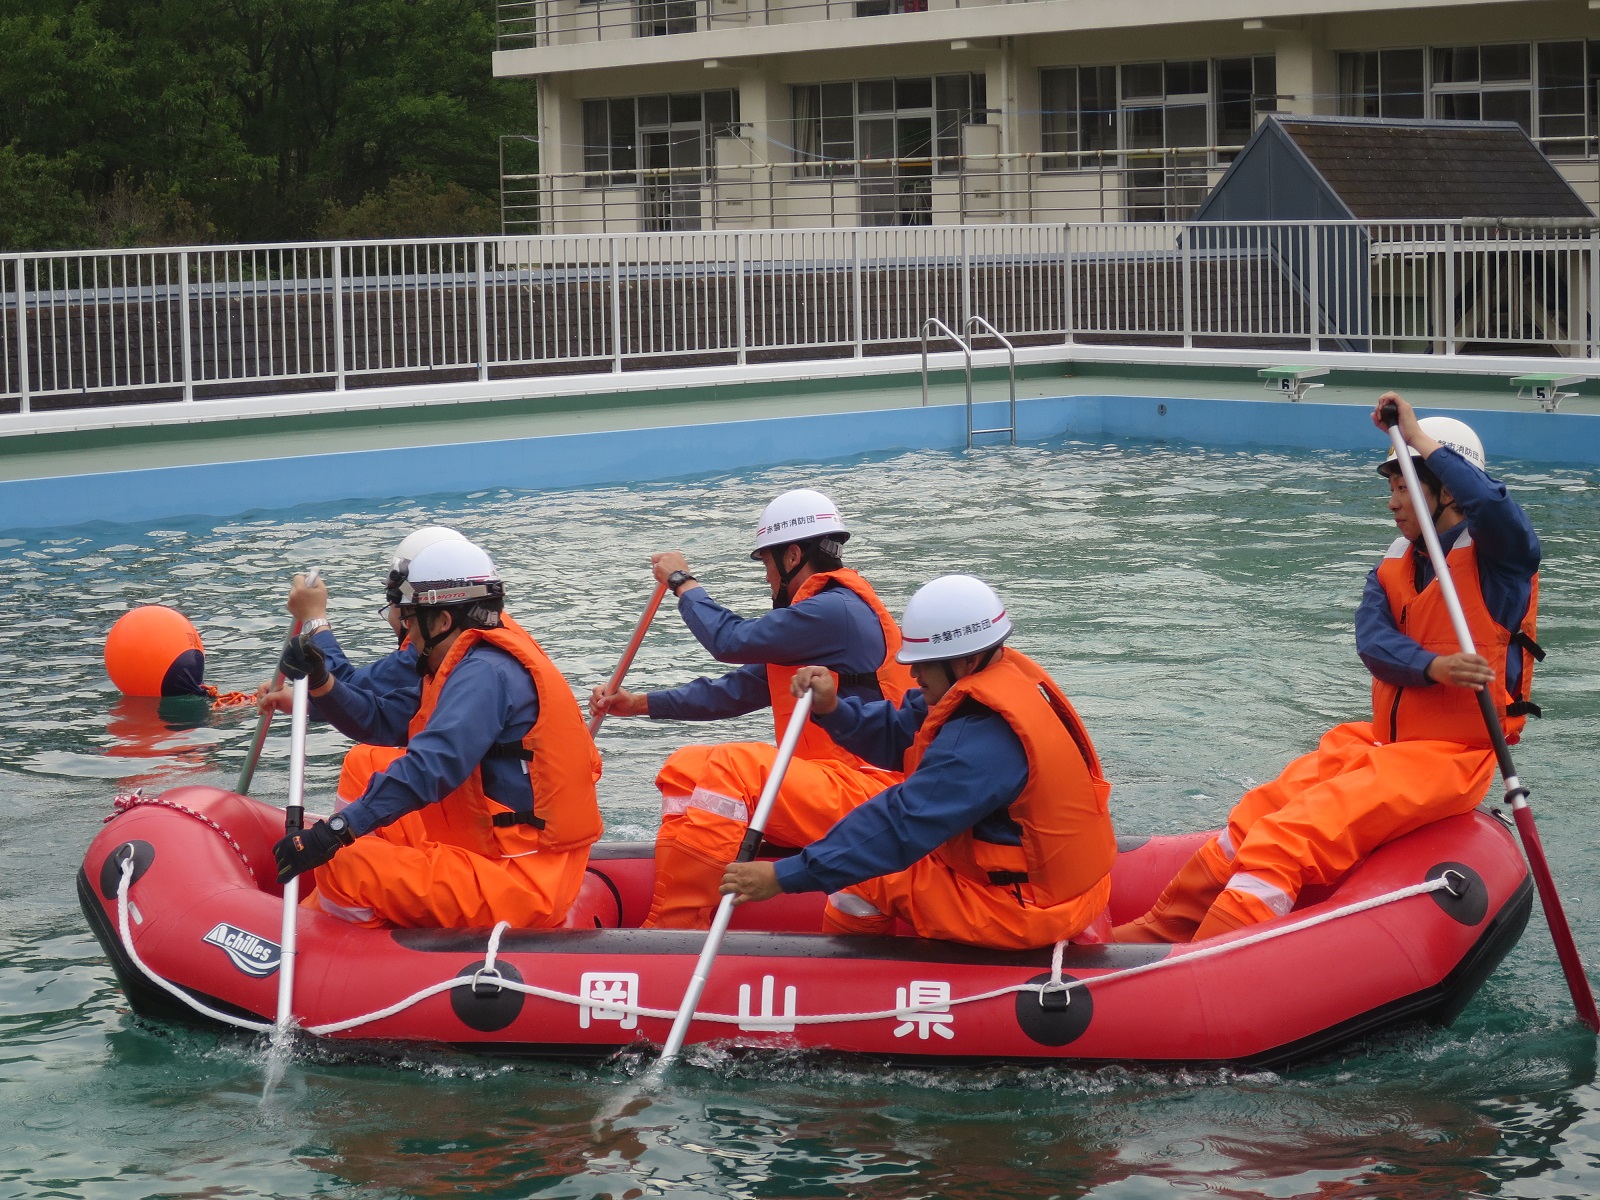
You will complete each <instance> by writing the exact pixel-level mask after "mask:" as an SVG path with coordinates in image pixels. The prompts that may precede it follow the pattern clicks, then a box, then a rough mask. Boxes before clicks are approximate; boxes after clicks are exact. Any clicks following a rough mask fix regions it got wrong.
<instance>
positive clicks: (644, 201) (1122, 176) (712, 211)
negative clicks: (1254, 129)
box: [501, 146, 1600, 234]
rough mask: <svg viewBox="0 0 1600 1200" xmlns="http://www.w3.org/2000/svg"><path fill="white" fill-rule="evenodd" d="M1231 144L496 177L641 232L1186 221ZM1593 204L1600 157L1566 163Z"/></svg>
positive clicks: (565, 225) (525, 219) (506, 225)
mask: <svg viewBox="0 0 1600 1200" xmlns="http://www.w3.org/2000/svg"><path fill="white" fill-rule="evenodd" d="M1238 149H1239V148H1238V147H1237V146H1179V147H1163V148H1159V149H1149V150H1134V151H1123V152H1099V151H1094V152H1089V151H1079V152H1072V153H1059V154H1043V153H1025V154H993V155H978V154H969V155H965V156H962V157H961V158H959V159H946V160H941V161H938V162H935V161H934V160H930V159H904V158H902V159H850V160H842V161H841V160H832V161H811V162H775V163H751V164H747V165H738V166H731V165H721V166H716V167H678V168H662V169H659V170H649V171H585V172H569V173H543V174H515V173H507V174H504V175H503V176H502V177H501V228H502V231H503V232H505V233H507V234H522V233H641V232H645V233H648V232H671V231H677V232H688V231H695V230H702V231H707V232H711V231H717V230H740V229H769V228H779V229H785V228H787V229H795V228H816V227H835V226H852V225H860V226H878V225H902V226H904V225H949V224H957V225H959V224H988V223H993V222H997V221H998V222H1020V223H1024V224H1032V223H1037V222H1041V221H1045V222H1049V221H1150V220H1186V219H1188V218H1189V217H1191V216H1193V215H1194V213H1195V211H1196V210H1197V209H1198V208H1199V206H1200V205H1201V203H1203V202H1204V200H1205V198H1206V195H1207V194H1208V193H1209V191H1210V189H1211V186H1212V185H1213V184H1215V183H1216V181H1217V180H1218V179H1220V178H1221V177H1222V173H1223V171H1224V170H1225V169H1226V167H1225V166H1224V165H1221V164H1223V163H1225V162H1226V160H1227V159H1228V157H1229V156H1230V155H1231V154H1232V153H1233V152H1235V151H1237V150H1238ZM1561 166H1562V169H1563V170H1564V171H1565V172H1566V174H1567V176H1568V178H1569V179H1571V180H1572V182H1573V184H1574V186H1575V187H1576V188H1577V190H1578V192H1579V194H1580V195H1581V196H1583V198H1584V199H1585V200H1586V201H1587V202H1588V203H1589V205H1590V206H1591V207H1596V206H1597V205H1600V161H1597V160H1596V159H1593V158H1589V159H1580V160H1568V161H1565V162H1563V163H1562V164H1561Z"/></svg>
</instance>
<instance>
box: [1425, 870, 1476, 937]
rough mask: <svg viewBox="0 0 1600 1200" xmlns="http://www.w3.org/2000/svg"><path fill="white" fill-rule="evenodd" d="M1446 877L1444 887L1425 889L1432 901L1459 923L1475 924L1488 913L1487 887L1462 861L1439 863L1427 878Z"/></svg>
mask: <svg viewBox="0 0 1600 1200" xmlns="http://www.w3.org/2000/svg"><path fill="white" fill-rule="evenodd" d="M1441 875H1447V876H1449V879H1448V880H1447V882H1448V883H1449V884H1450V888H1449V889H1448V890H1446V889H1444V888H1440V889H1439V890H1438V891H1437V892H1429V893H1428V895H1429V896H1430V897H1431V898H1432V899H1433V902H1434V903H1435V904H1437V905H1438V906H1439V907H1440V908H1442V909H1444V911H1445V912H1447V913H1449V914H1450V916H1451V917H1453V918H1454V919H1455V920H1457V921H1460V922H1461V923H1462V924H1463V925H1469V926H1470V925H1477V924H1479V923H1480V922H1481V921H1482V920H1483V918H1484V917H1486V916H1487V915H1488V914H1489V889H1488V887H1487V886H1486V885H1485V884H1484V882H1483V876H1482V875H1479V874H1478V873H1477V872H1476V871H1474V870H1473V869H1472V868H1471V867H1469V866H1467V865H1466V864H1465V863H1458V862H1443V863H1439V864H1438V865H1436V866H1434V867H1432V868H1430V869H1429V871H1428V876H1427V877H1428V879H1430V880H1433V879H1438V878H1439V877H1440V876H1441Z"/></svg>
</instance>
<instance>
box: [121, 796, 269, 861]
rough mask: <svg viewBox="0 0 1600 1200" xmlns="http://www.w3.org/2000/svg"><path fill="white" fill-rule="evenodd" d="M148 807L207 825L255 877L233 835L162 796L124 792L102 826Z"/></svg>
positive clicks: (186, 807) (200, 815) (247, 859)
mask: <svg viewBox="0 0 1600 1200" xmlns="http://www.w3.org/2000/svg"><path fill="white" fill-rule="evenodd" d="M147 807H155V808H170V809H172V811H173V812H181V813H183V814H184V815H185V816H188V817H193V818H194V819H195V820H196V821H199V822H200V823H201V824H202V825H205V826H206V827H207V828H209V829H210V830H211V831H212V832H213V833H215V834H216V835H217V836H218V837H220V838H221V839H222V840H223V841H225V842H227V843H228V845H230V846H232V847H233V852H234V853H235V854H237V855H238V856H239V861H240V862H242V863H243V864H244V865H245V866H246V867H247V868H250V873H251V876H252V877H254V875H255V870H254V868H251V867H250V859H249V858H248V856H246V854H245V852H244V847H243V846H241V845H239V843H238V842H237V841H236V840H235V839H234V836H233V834H231V833H229V832H228V831H227V830H226V829H224V828H223V827H222V826H221V825H219V824H217V823H216V822H215V821H213V820H212V819H211V818H210V817H208V816H206V815H205V813H202V812H196V811H195V810H194V809H192V808H189V807H188V806H187V805H183V804H179V803H178V802H177V801H175V800H168V799H166V798H165V797H162V796H142V795H140V794H139V793H138V792H124V793H123V794H122V795H120V796H118V797H116V799H114V800H112V801H111V810H112V811H111V813H110V815H109V816H107V817H106V818H105V819H104V820H103V821H101V824H102V825H108V824H110V823H111V822H112V821H115V820H116V819H117V818H118V817H120V816H121V815H122V814H123V813H125V812H128V811H130V810H131V809H135V808H147Z"/></svg>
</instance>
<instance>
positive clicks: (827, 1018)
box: [117, 855, 1459, 1037]
mask: <svg viewBox="0 0 1600 1200" xmlns="http://www.w3.org/2000/svg"><path fill="white" fill-rule="evenodd" d="M1456 874H1457V873H1456V872H1454V871H1446V872H1445V873H1444V874H1443V875H1441V876H1440V877H1439V878H1437V879H1429V880H1426V881H1424V882H1422V883H1417V884H1412V885H1411V886H1410V887H1403V888H1398V889H1396V890H1395V891H1392V892H1385V893H1383V894H1382V895H1380V896H1373V897H1371V898H1369V899H1367V900H1361V901H1357V902H1356V903H1354V904H1346V905H1344V906H1342V907H1340V908H1335V909H1330V910H1329V911H1327V912H1325V913H1318V914H1317V915H1316V916H1313V917H1306V918H1305V919H1304V920H1300V921H1295V922H1292V923H1291V924H1288V925H1280V926H1277V927H1276V928H1271V929H1263V930H1260V931H1259V932H1256V933H1252V934H1248V935H1246V936H1245V937H1241V938H1235V939H1233V940H1231V941H1226V942H1216V943H1213V944H1211V945H1200V946H1192V945H1181V946H1180V947H1179V948H1177V949H1176V950H1175V952H1174V953H1171V954H1168V955H1166V956H1165V957H1163V958H1160V959H1157V960H1156V961H1155V962H1149V963H1144V964H1142V965H1140V966H1137V967H1126V968H1124V969H1123V970H1120V971H1110V972H1107V973H1106V974H1104V975H1092V976H1089V977H1087V978H1084V979H1066V978H1064V977H1063V975H1062V968H1063V962H1064V957H1065V953H1066V946H1067V943H1066V942H1065V941H1061V942H1057V943H1056V944H1055V947H1054V949H1053V950H1052V952H1051V955H1050V978H1049V980H1048V981H1047V982H1045V983H1013V984H1008V985H1006V986H1005V987H998V988H992V989H991V990H989V991H986V992H977V993H975V994H973V995H970V996H956V997H952V998H951V999H949V1000H943V1001H928V1002H927V1003H923V1004H907V1005H902V1006H899V1007H896V1008H886V1009H874V1010H871V1011H867V1012H845V1013H796V1014H795V1015H793V1016H789V1015H787V1014H786V1015H785V1016H784V1018H783V1022H784V1024H786V1025H839V1024H849V1023H852V1022H858V1021H886V1020H905V1019H906V1018H907V1017H910V1016H914V1015H916V1014H918V1013H925V1012H926V1013H944V1012H948V1011H950V1009H952V1008H954V1007H956V1006H957V1005H961V1004H976V1003H979V1002H980V1001H983V1000H995V999H998V998H999V997H1001V996H1010V995H1016V994H1018V993H1023V992H1032V993H1034V994H1036V995H1037V996H1038V997H1039V1003H1040V1004H1041V1005H1043V1003H1044V998H1045V996H1046V995H1050V994H1060V993H1066V995H1067V1002H1068V1003H1069V1004H1070V1003H1071V999H1072V997H1071V993H1072V991H1073V990H1074V989H1077V988H1087V987H1088V986H1089V985H1090V984H1091V983H1092V984H1096V985H1101V984H1107V983H1113V982H1115V981H1117V980H1122V979H1131V978H1133V977H1134V976H1137V975H1147V974H1149V973H1150V972H1152V971H1159V970H1163V969H1165V968H1167V967H1174V966H1182V965H1188V964H1191V963H1196V962H1200V961H1202V960H1204V959H1208V958H1215V957H1217V956H1218V955H1222V954H1230V953H1232V952H1233V951H1235V950H1243V949H1245V948H1246V947H1248V946H1256V945H1260V944H1261V943H1263V942H1270V941H1274V940H1276V939H1278V938H1281V937H1287V936H1288V935H1289V934H1291V933H1302V932H1304V931H1305V930H1307V929H1315V928H1316V927H1317V926H1319V925H1326V924H1328V923H1329V922H1331V921H1338V920H1342V919H1343V918H1345V917H1353V916H1356V915H1357V914H1359V913H1364V912H1370V911H1371V910H1372V909H1375V908H1382V907H1384V906H1385V905H1389V904H1398V903H1399V902H1400V901H1402V900H1409V899H1411V898H1412V897H1413V896H1425V895H1428V894H1429V893H1430V892H1438V891H1452V892H1453V891H1454V888H1453V887H1452V886H1451V883H1450V878H1451V876H1453V875H1456ZM132 875H133V858H132V856H131V855H129V856H128V858H126V859H125V860H124V861H123V864H122V880H121V882H120V883H119V885H118V887H117V925H118V929H119V931H120V933H121V935H122V945H123V948H124V949H125V950H126V951H127V952H128V957H129V958H130V959H131V960H132V961H133V963H134V965H135V966H137V967H138V968H139V970H140V971H142V972H144V974H145V975H146V976H147V977H148V978H149V979H150V980H151V981H152V982H154V983H156V984H157V985H159V986H160V987H162V988H163V989H165V990H166V991H168V992H170V993H171V994H172V995H174V996H176V997H177V998H178V999H179V1000H182V1001H183V1002H184V1003H185V1004H187V1005H189V1007H191V1008H193V1009H194V1010H195V1011H196V1012H199V1013H203V1014H204V1015H205V1016H208V1017H210V1018H212V1019H213V1020H216V1021H222V1022H224V1023H226V1024H228V1025H233V1026H236V1027H238V1028H240V1029H250V1030H255V1031H258V1032H269V1031H271V1029H272V1025H271V1024H270V1023H269V1022H261V1021H250V1020H247V1019H245V1018H242V1017H235V1016H230V1015H229V1014H227V1013H222V1012H218V1011H217V1010H216V1009H213V1008H211V1007H209V1006H207V1005H205V1004H202V1003H201V1002H200V1001H198V1000H196V999H195V998H194V997H193V996H191V995H189V994H188V993H187V992H185V991H184V990H183V989H181V988H179V987H177V986H176V985H174V984H171V983H169V982H167V981H166V980H165V979H163V978H161V976H159V975H157V974H156V973H155V972H154V971H152V970H151V969H150V968H149V967H148V966H146V965H145V963H144V961H143V960H142V959H141V958H140V957H139V954H138V951H137V950H135V949H134V946H133V937H132V934H131V932H130V931H129V927H128V885H129V881H130V880H131V878H132ZM1457 878H1459V876H1457ZM509 928H510V922H508V921H501V922H500V923H498V924H497V925H495V927H494V929H493V930H491V931H490V934H489V944H488V948H487V950H486V952H485V954H484V964H483V966H482V967H480V968H479V969H478V970H477V971H475V972H474V973H473V974H471V975H458V976H454V977H452V978H450V979H443V980H440V981H439V982H438V983H434V984H430V985H428V986H427V987H425V988H422V989H420V990H418V991H416V992H413V993H412V994H411V995H409V996H407V997H405V998H404V999H402V1000H397V1001H396V1002H395V1003H393V1004H391V1005H388V1006H387V1007H385V1008H380V1009H378V1010H377V1011H376V1012H370V1013H364V1014H362V1015H361V1016H356V1017H349V1018H347V1019H345V1020H342V1021H329V1022H327V1023H325V1024H322V1025H308V1026H306V1027H305V1032H307V1033H309V1034H312V1035H314V1036H318V1037H323V1036H326V1035H328V1034H333V1033H343V1032H345V1031H346V1030H350V1029H356V1028H359V1027H360V1026H362V1025H369V1024H371V1023H372V1022H374V1021H381V1020H384V1019H385V1018H387V1017H392V1016H396V1015H397V1014H399V1013H402V1012H404V1011H405V1010H406V1009H408V1008H411V1007H412V1006H414V1005H417V1004H420V1003H421V1002H422V1001H424V1000H427V999H429V998H430V997H432V996H437V995H440V994H442V993H445V992H449V991H451V990H452V989H454V988H458V987H470V988H473V989H474V991H477V990H478V989H479V988H481V987H484V986H488V987H492V988H504V989H506V990H508V991H513V992H520V993H522V994H523V995H525V996H536V997H538V998H539V999H541V1000H553V1001H556V1002H558V1003H562V1004H572V1005H577V1006H579V1007H582V1008H588V1009H591V1010H593V1011H595V1012H597V1013H605V1014H607V1015H613V1014H615V1015H617V1016H637V1017H653V1018H658V1019H661V1020H667V1021H670V1020H672V1019H673V1018H674V1017H675V1016H677V1010H676V1009H671V1008H648V1007H646V1006H644V1005H640V1004H628V1003H626V1002H625V1001H620V1000H605V999H601V998H599V997H586V996H576V995H573V994H572V993H570V992H559V991H555V990H554V989H551V988H543V987H539V986H538V985H536V984H531V983H519V982H517V981H515V980H510V979H507V978H505V977H504V976H503V975H501V974H500V972H499V971H498V970H497V969H496V961H497V959H498V957H499V953H500V939H501V938H502V936H503V935H504V934H505V932H506V930H507V929H509ZM694 1019H695V1020H696V1021H704V1022H707V1023H709V1024H713V1025H739V1024H748V1023H749V1022H750V1021H751V1017H750V1015H749V1014H748V1013H746V1014H743V1015H741V1014H737V1013H715V1012H698V1011H697V1012H696V1013H695V1014H694Z"/></svg>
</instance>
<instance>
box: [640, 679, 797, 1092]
mask: <svg viewBox="0 0 1600 1200" xmlns="http://www.w3.org/2000/svg"><path fill="white" fill-rule="evenodd" d="M811 697H812V693H811V692H810V691H809V690H808V691H807V692H806V693H805V695H803V696H801V697H800V700H799V703H797V704H796V705H795V706H794V714H793V715H792V716H791V717H790V718H789V727H788V728H787V729H785V730H784V731H783V741H781V742H779V743H778V756H777V757H776V758H775V759H773V760H772V770H771V771H769V772H768V773H767V783H766V786H765V787H763V788H762V789H761V798H760V799H759V800H757V801H756V811H755V813H754V815H752V816H751V818H750V833H751V834H758V835H759V834H760V833H761V832H762V831H763V830H765V829H766V827H767V818H768V817H770V816H771V815H772V806H773V804H774V803H775V802H776V801H777V799H778V789H779V788H780V787H781V786H782V785H783V777H784V774H785V773H786V772H787V771H788V770H789V760H790V759H791V758H793V757H794V747H795V743H796V742H798V741H799V740H800V733H801V731H802V730H804V729H805V727H806V719H807V718H808V717H810V715H811ZM755 840H759V839H755ZM751 842H752V839H751V838H750V836H749V834H746V845H747V846H749V845H751ZM743 858H744V855H743V854H742V853H741V855H740V859H741V860H742V859H743ZM732 919H733V897H732V896H724V897H723V898H722V903H720V904H718V905H717V915H716V916H715V917H714V918H713V919H712V921H711V931H710V932H709V933H707V934H706V944H705V945H704V946H702V947H701V948H700V957H699V959H698V960H697V961H696V962H695V964H694V975H693V976H692V977H691V978H690V979H689V987H688V990H687V991H685V992H684V993H683V1003H682V1004H680V1005H678V1015H677V1016H676V1017H674V1018H673V1020H672V1032H671V1033H669V1034H668V1035H667V1044H666V1045H665V1046H663V1047H662V1049H661V1057H660V1058H659V1059H657V1060H656V1065H655V1070H656V1073H657V1074H659V1073H660V1072H662V1071H664V1070H666V1068H667V1067H669V1066H670V1065H671V1064H672V1062H673V1060H675V1059H676V1058H677V1057H678V1052H679V1051H680V1050H682V1049H683V1040H684V1038H685V1037H687V1036H688V1033H689V1022H690V1021H691V1020H693V1019H694V1010H695V1006H696V1005H698V1004H699V1003H700V996H701V993H703V992H704V991H705V990H706V979H707V978H708V977H709V976H710V974H711V964H712V963H713V962H715V961H716V958H717V951H718V950H720V949H722V935H723V934H725V933H727V932H728V922H729V921H731V920H732Z"/></svg>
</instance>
